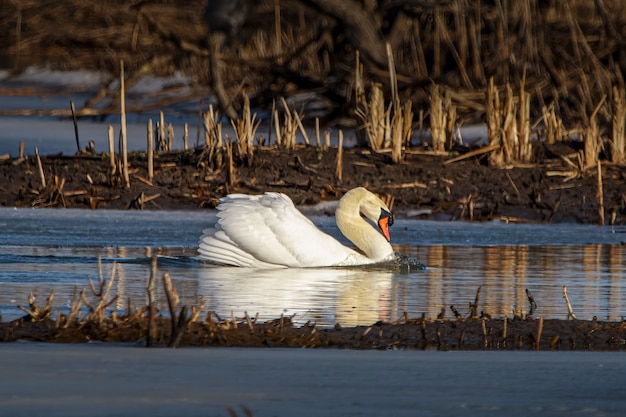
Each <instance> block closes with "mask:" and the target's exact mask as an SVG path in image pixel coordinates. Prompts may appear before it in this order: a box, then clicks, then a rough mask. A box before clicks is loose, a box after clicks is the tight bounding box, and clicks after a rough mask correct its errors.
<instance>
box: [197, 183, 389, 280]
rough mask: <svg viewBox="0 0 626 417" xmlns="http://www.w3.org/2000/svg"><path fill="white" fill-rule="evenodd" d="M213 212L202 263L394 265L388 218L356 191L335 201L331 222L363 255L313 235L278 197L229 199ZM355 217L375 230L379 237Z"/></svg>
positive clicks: (371, 199) (205, 234) (326, 237)
mask: <svg viewBox="0 0 626 417" xmlns="http://www.w3.org/2000/svg"><path fill="white" fill-rule="evenodd" d="M217 208H218V210H220V212H219V213H218V215H217V217H218V218H219V220H218V221H217V224H216V225H215V227H214V228H211V229H205V230H203V231H202V233H203V235H202V237H201V238H200V247H199V249H198V251H199V252H200V258H202V259H205V260H209V261H212V262H216V263H220V264H227V265H235V266H244V267H252V268H285V267H295V268H303V267H321V266H347V265H364V264H371V263H377V262H384V261H388V260H392V259H395V254H394V251H393V249H392V247H391V245H390V244H389V229H388V226H390V225H391V224H392V223H393V216H392V215H391V212H390V211H389V208H388V207H387V206H386V205H385V203H383V201H382V200H381V199H380V198H378V197H376V196H375V195H374V194H372V193H371V192H369V191H367V190H366V189H365V188H362V187H359V188H355V189H353V190H350V191H348V192H347V193H346V194H345V195H344V196H343V197H342V198H341V200H339V204H338V205H337V210H336V211H335V220H336V222H337V226H338V227H339V230H341V232H342V233H343V234H344V236H345V237H347V238H348V239H350V241H352V243H354V244H355V245H356V246H357V247H358V248H359V249H360V250H361V251H363V253H364V254H362V253H359V252H357V251H355V250H353V249H351V248H348V247H346V246H344V245H342V244H341V243H339V242H338V241H337V240H335V239H334V238H332V237H331V236H329V235H327V234H326V233H324V232H322V231H321V230H319V229H318V228H317V227H315V225H314V224H313V223H312V222H311V221H310V220H309V219H307V218H306V217H305V216H304V215H303V214H302V213H301V212H300V211H298V210H297V209H296V208H295V206H294V205H293V201H291V199H290V198H289V197H287V196H286V195H284V194H281V193H265V194H263V195H245V194H231V195H229V196H227V197H225V198H223V199H221V200H220V204H219V205H218V207H217ZM361 215H363V216H365V217H367V218H368V219H370V220H371V221H372V222H374V223H376V224H378V227H379V228H380V232H379V231H377V230H376V229H375V228H374V227H372V225H371V224H370V223H368V222H367V221H365V220H364V219H363V217H361ZM381 232H382V233H381Z"/></svg>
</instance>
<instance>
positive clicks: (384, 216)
mask: <svg viewBox="0 0 626 417" xmlns="http://www.w3.org/2000/svg"><path fill="white" fill-rule="evenodd" d="M378 219H379V220H380V219H387V226H391V225H393V214H391V213H390V212H388V211H387V210H385V209H380V217H379V218H378Z"/></svg>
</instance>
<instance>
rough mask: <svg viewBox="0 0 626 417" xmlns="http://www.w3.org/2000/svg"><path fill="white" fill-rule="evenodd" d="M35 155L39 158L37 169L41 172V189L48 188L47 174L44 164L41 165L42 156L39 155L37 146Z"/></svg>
mask: <svg viewBox="0 0 626 417" xmlns="http://www.w3.org/2000/svg"><path fill="white" fill-rule="evenodd" d="M35 157H36V158H37V171H38V172H39V181H40V182H41V189H42V190H43V189H45V188H46V175H45V174H44V172H43V166H42V165H41V158H40V157H39V148H37V147H36V146H35Z"/></svg>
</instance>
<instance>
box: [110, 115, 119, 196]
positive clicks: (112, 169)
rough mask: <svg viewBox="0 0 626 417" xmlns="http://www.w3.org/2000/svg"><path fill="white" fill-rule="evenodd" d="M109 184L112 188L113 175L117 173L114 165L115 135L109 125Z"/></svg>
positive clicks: (113, 182)
mask: <svg viewBox="0 0 626 417" xmlns="http://www.w3.org/2000/svg"><path fill="white" fill-rule="evenodd" d="M108 130H109V184H110V185H111V186H113V185H114V184H115V183H116V182H117V181H115V175H116V173H117V166H116V164H115V136H114V135H115V133H114V131H113V126H112V125H109V129H108Z"/></svg>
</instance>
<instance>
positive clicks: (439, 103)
mask: <svg viewBox="0 0 626 417" xmlns="http://www.w3.org/2000/svg"><path fill="white" fill-rule="evenodd" d="M446 116H447V114H446V112H445V111H444V109H443V99H442V97H441V94H440V92H439V86H438V85H437V84H432V85H431V86H430V136H431V141H432V146H433V151H434V152H440V153H443V152H445V146H446V132H445V126H446V124H447V123H446Z"/></svg>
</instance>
